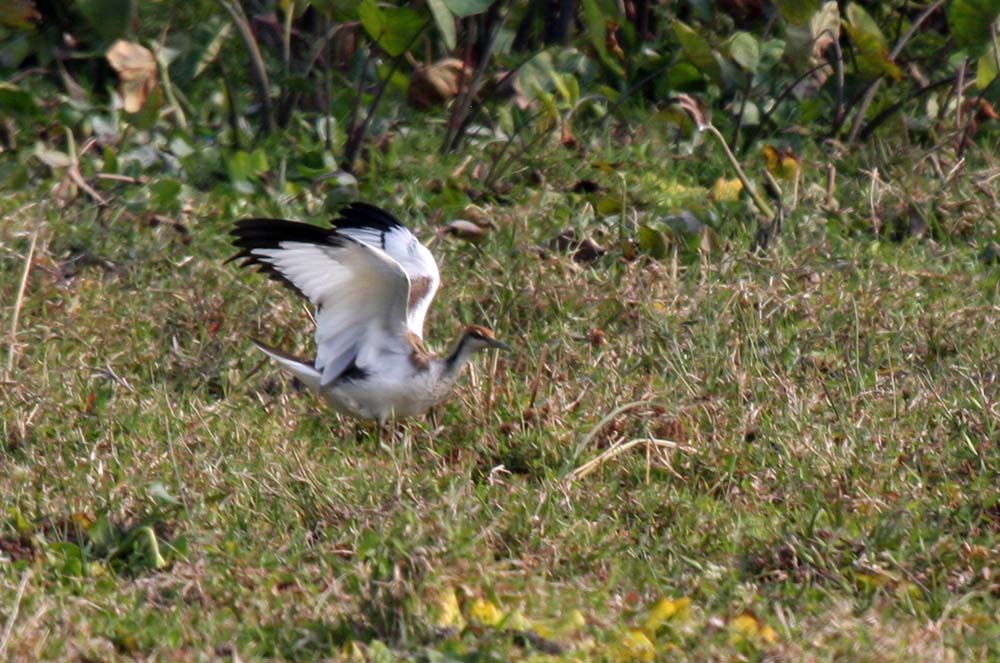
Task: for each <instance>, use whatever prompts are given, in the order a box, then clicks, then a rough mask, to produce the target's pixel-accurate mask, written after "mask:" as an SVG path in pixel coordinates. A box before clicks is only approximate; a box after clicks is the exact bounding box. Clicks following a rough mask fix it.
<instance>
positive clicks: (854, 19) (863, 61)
mask: <svg viewBox="0 0 1000 663" xmlns="http://www.w3.org/2000/svg"><path fill="white" fill-rule="evenodd" d="M844 27H845V28H846V29H847V34H849V35H850V36H851V41H852V42H854V46H855V48H856V49H857V51H858V69H859V71H860V73H861V75H862V76H865V77H867V78H878V77H879V76H882V75H886V76H889V77H890V78H892V79H894V80H899V79H900V78H902V77H903V72H902V70H901V69H900V68H899V66H898V65H897V64H896V63H895V62H893V61H892V60H890V59H889V46H888V44H887V43H886V40H885V36H884V35H883V34H882V30H881V28H879V27H878V23H876V22H875V19H873V18H872V17H871V15H869V14H868V12H866V11H865V10H864V8H862V7H861V5H859V4H857V3H856V2H852V3H851V4H850V5H848V6H847V21H846V22H845V23H844Z"/></svg>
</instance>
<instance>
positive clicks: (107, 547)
mask: <svg viewBox="0 0 1000 663" xmlns="http://www.w3.org/2000/svg"><path fill="white" fill-rule="evenodd" d="M87 539H88V540H89V541H90V545H91V549H92V551H93V554H95V555H97V556H99V557H103V556H105V555H107V554H108V553H110V552H111V550H112V549H113V548H114V547H115V544H116V543H117V540H118V532H117V530H116V529H115V527H114V525H112V524H111V521H110V520H109V519H108V516H107V514H103V513H102V514H101V515H100V516H98V517H97V520H95V521H94V524H93V525H91V526H90V527H88V528H87Z"/></svg>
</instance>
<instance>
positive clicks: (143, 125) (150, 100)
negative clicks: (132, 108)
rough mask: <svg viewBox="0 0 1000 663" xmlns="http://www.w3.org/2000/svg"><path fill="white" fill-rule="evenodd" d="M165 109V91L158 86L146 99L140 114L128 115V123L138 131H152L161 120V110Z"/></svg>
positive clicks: (126, 115)
mask: <svg viewBox="0 0 1000 663" xmlns="http://www.w3.org/2000/svg"><path fill="white" fill-rule="evenodd" d="M161 108H163V90H162V89H161V88H160V87H159V86H156V87H154V88H153V89H152V90H150V92H149V96H148V97H146V103H144V104H143V105H142V108H140V109H139V112H138V113H126V114H125V117H126V118H127V119H128V123H129V124H131V125H132V126H133V127H135V128H136V129H139V130H142V131H145V130H146V129H152V128H153V127H154V126H155V125H156V123H157V121H158V120H159V119H160V109H161Z"/></svg>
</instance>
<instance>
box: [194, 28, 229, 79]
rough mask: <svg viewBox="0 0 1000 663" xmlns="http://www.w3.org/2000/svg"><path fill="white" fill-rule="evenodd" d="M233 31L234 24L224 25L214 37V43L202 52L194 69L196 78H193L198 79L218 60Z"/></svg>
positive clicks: (209, 43) (211, 42)
mask: <svg viewBox="0 0 1000 663" xmlns="http://www.w3.org/2000/svg"><path fill="white" fill-rule="evenodd" d="M232 30H233V24H232V23H223V24H222V26H221V27H220V28H219V30H218V31H217V32H216V33H215V36H214V37H212V41H210V42H208V46H206V47H205V50H204V51H202V53H201V56H200V57H199V58H198V63H197V64H196V65H195V67H194V76H192V78H198V76H200V75H201V73H202V72H203V71H205V69H207V68H208V65H210V64H212V63H213V62H215V60H216V58H218V57H219V52H220V51H221V50H222V45H223V44H225V43H226V39H227V38H228V37H229V33H230V32H232Z"/></svg>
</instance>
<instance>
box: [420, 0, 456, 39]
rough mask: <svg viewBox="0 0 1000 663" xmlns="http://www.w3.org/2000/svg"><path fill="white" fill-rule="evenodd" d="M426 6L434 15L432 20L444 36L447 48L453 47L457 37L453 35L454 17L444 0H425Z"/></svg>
mask: <svg viewBox="0 0 1000 663" xmlns="http://www.w3.org/2000/svg"><path fill="white" fill-rule="evenodd" d="M427 6H428V7H430V8H431V13H432V14H433V15H434V22H435V23H436V24H437V26H438V30H440V31H441V36H442V37H444V44H445V46H447V47H448V49H449V50H451V49H453V48H455V44H456V43H457V37H456V35H455V17H454V16H453V15H452V13H451V10H450V9H448V5H447V4H445V2H444V0H427Z"/></svg>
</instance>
